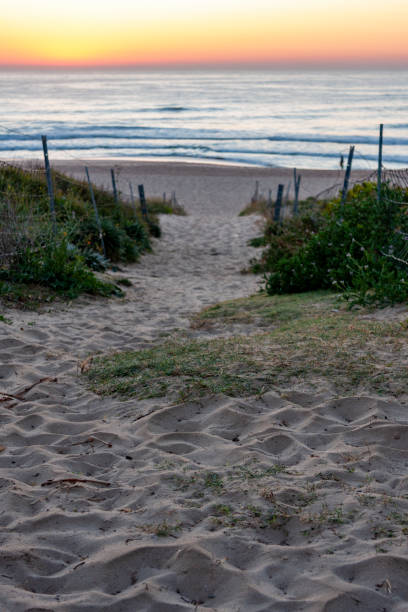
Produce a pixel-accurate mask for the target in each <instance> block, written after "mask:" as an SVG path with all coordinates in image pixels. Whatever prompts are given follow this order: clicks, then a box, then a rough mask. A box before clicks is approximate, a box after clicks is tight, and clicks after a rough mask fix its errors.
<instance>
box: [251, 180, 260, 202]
mask: <svg viewBox="0 0 408 612" xmlns="http://www.w3.org/2000/svg"><path fill="white" fill-rule="evenodd" d="M258 200H259V181H255V193H254V195H253V196H252V198H251V202H252V203H253V204H255V203H256V202H257V201H258Z"/></svg>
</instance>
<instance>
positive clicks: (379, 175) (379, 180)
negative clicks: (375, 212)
mask: <svg viewBox="0 0 408 612" xmlns="http://www.w3.org/2000/svg"><path fill="white" fill-rule="evenodd" d="M383 132H384V124H383V123H380V137H379V141H378V170H377V202H381V185H382V155H383Z"/></svg>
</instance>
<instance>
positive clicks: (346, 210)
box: [265, 184, 408, 304]
mask: <svg viewBox="0 0 408 612" xmlns="http://www.w3.org/2000/svg"><path fill="white" fill-rule="evenodd" d="M406 200H407V193H406V191H405V190H403V189H400V188H392V187H390V186H388V185H384V186H383V193H382V201H381V203H378V202H377V193H376V186H375V185H373V184H364V185H358V186H355V187H354V188H353V189H352V190H351V191H350V192H349V194H348V197H347V201H346V204H345V205H344V206H341V204H340V202H339V200H338V199H337V200H333V201H332V202H331V203H330V204H329V205H328V207H327V210H328V211H329V212H328V219H327V221H326V223H324V225H323V226H322V227H321V229H320V230H319V231H318V232H317V233H315V234H314V235H312V236H310V237H309V238H308V239H307V240H306V242H305V243H304V244H303V245H302V246H301V248H299V249H298V250H297V252H295V253H294V254H292V255H290V254H289V253H288V254H285V253H283V254H282V256H281V257H279V258H277V260H275V261H273V264H272V266H271V267H272V271H271V272H270V273H269V274H267V275H266V277H265V288H266V291H267V292H268V293H269V294H271V295H272V294H279V293H297V292H303V291H311V290H315V289H326V288H332V289H337V290H338V289H339V288H340V289H342V290H343V291H344V293H345V297H346V299H349V300H350V302H351V303H372V304H385V303H395V302H398V301H404V300H405V299H407V297H408V286H407V289H405V282H406V281H405V280H403V279H405V278H406V268H405V267H404V266H403V265H401V263H400V262H398V261H397V260H396V259H392V258H389V257H387V256H386V255H387V253H388V252H389V249H390V247H393V248H394V249H396V250H397V251H398V250H399V249H400V248H401V247H402V246H403V244H402V243H403V241H404V239H403V237H402V235H401V237H400V238H399V235H398V234H396V232H395V230H396V229H397V228H399V229H400V230H401V231H402V232H408V216H407V214H406V212H407V207H408V203H406ZM407 285H408V284H407Z"/></svg>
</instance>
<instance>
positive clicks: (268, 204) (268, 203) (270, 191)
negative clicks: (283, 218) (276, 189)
mask: <svg viewBox="0 0 408 612" xmlns="http://www.w3.org/2000/svg"><path fill="white" fill-rule="evenodd" d="M266 210H267V211H268V213H269V214H270V216H271V217H272V189H268V201H267V203H266Z"/></svg>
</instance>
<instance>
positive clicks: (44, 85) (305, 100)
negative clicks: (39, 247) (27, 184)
mask: <svg viewBox="0 0 408 612" xmlns="http://www.w3.org/2000/svg"><path fill="white" fill-rule="evenodd" d="M407 77H408V72H406V71H403V70H398V71H397V70H396V71H385V70H384V71H374V70H370V71H357V70H354V71H340V70H334V71H321V70H320V71H317V70H314V71H311V70H302V71H300V70H299V71H295V70H290V71H284V70H251V71H249V70H247V71H243V70H229V71H222V70H195V71H181V70H180V71H174V70H172V71H170V70H169V71H157V70H156V71H140V70H139V71H137V70H133V71H132V70H115V71H113V70H111V71H101V70H98V71H89V70H88V71H85V70H82V71H46V70H42V71H22V70H19V71H11V70H7V71H3V72H0V109H1V113H0V159H7V160H17V159H21V158H38V159H40V158H41V155H42V145H41V135H42V134H46V135H47V136H48V141H49V151H50V158H51V159H52V158H54V159H90V158H92V159H95V158H101V159H103V158H139V159H157V160H180V161H182V160H183V161H205V162H208V161H211V162H218V163H239V164H246V165H258V166H287V167H298V168H302V167H303V168H338V167H339V164H340V160H341V156H342V155H343V157H344V159H345V161H346V159H347V153H348V149H349V145H351V144H354V145H355V147H356V153H355V158H354V164H353V166H354V167H355V168H374V167H375V166H376V159H377V154H378V126H379V124H380V123H384V124H385V127H384V156H383V161H384V165H385V166H388V167H403V166H408V78H407Z"/></svg>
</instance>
